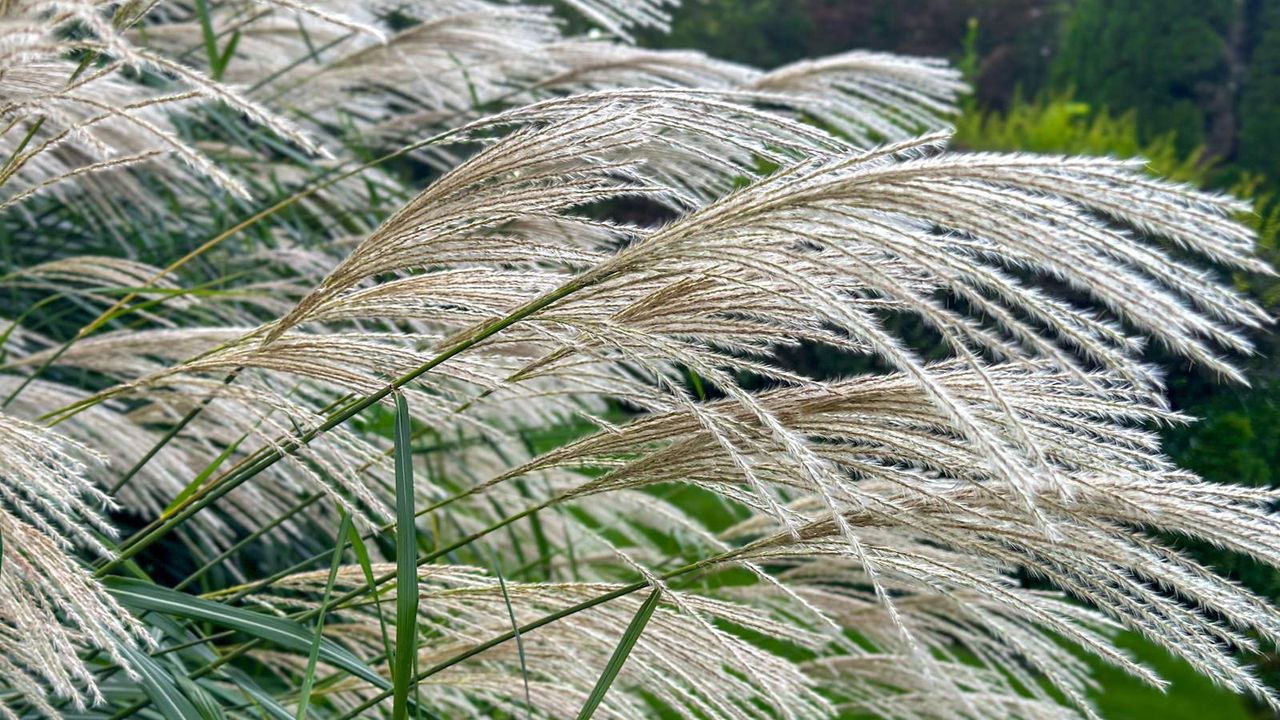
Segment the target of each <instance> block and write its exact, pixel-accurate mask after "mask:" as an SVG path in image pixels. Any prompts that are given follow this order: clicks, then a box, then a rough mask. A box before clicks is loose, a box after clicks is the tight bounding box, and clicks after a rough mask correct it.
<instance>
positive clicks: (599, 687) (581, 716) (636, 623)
mask: <svg viewBox="0 0 1280 720" xmlns="http://www.w3.org/2000/svg"><path fill="white" fill-rule="evenodd" d="M661 599H662V589H661V588H654V589H653V592H652V593H651V594H650V595H649V597H648V598H647V599H646V600H645V601H644V604H643V605H641V606H640V609H639V610H637V611H636V616H635V617H634V618H632V619H631V624H629V625H627V631H626V632H624V633H623V634H622V639H621V640H619V641H618V647H617V648H615V649H614V651H613V656H612V657H610V658H609V664H608V665H605V667H604V672H602V673H600V679H599V680H597V681H596V686H595V687H594V688H592V689H591V695H590V696H589V697H588V698H587V702H586V704H584V705H583V706H582V710H581V711H580V712H579V713H578V720H587V718H590V717H591V716H592V715H593V714H595V711H596V708H597V707H599V706H600V702H601V701H602V700H604V696H605V693H607V692H609V686H610V685H612V684H613V680H614V678H616V677H618V672H619V671H621V670H622V666H623V664H624V663H626V662H627V656H628V655H630V654H631V650H632V648H634V647H635V646H636V641H637V640H639V639H640V634H641V633H643V632H644V628H645V626H646V625H648V624H649V618H651V617H653V611H654V610H656V609H657V608H658V601H659V600H661Z"/></svg>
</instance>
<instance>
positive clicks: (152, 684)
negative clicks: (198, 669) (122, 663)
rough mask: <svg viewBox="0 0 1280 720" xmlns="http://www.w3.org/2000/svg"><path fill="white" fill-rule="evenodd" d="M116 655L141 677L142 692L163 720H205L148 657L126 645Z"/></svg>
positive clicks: (163, 669) (167, 672) (171, 677)
mask: <svg viewBox="0 0 1280 720" xmlns="http://www.w3.org/2000/svg"><path fill="white" fill-rule="evenodd" d="M120 651H121V653H123V654H124V656H125V657H126V658H128V659H129V664H130V665H131V666H132V667H133V669H134V670H135V671H136V672H137V673H138V675H139V676H141V678H142V681H141V683H140V684H141V685H142V691H143V692H144V693H146V695H147V697H148V698H149V699H150V700H151V704H152V705H154V706H155V707H156V710H158V711H159V712H160V714H161V715H162V716H164V718H165V720H206V716H205V715H203V714H202V713H201V712H200V711H199V710H197V709H196V706H195V704H194V703H192V702H191V699H190V698H188V697H187V694H186V693H185V692H183V691H182V689H181V688H179V687H178V684H177V682H175V681H174V679H173V675H171V674H169V671H168V670H166V669H165V668H163V667H162V666H161V665H160V664H159V663H157V662H156V661H155V660H153V659H152V658H151V656H150V655H147V654H146V653H144V652H142V651H141V650H138V649H136V648H133V647H129V646H127V645H122V646H121V648H120Z"/></svg>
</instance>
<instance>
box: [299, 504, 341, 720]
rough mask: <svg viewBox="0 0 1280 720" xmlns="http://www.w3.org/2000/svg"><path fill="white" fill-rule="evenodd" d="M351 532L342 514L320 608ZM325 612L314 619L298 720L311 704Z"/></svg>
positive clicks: (330, 591) (329, 594)
mask: <svg viewBox="0 0 1280 720" xmlns="http://www.w3.org/2000/svg"><path fill="white" fill-rule="evenodd" d="M350 530H351V516H350V515H348V514H346V513H342V524H341V525H340V526H339V527H338V544H337V547H335V548H334V550H333V560H332V562H330V563H329V579H328V581H327V582H326V583H325V586H324V601H323V602H321V604H320V607H322V608H327V607H329V598H331V597H332V596H333V584H334V582H335V581H337V579H338V567H339V566H340V565H341V564H342V551H343V549H344V548H346V545H347V534H348V533H349V532H350ZM327 614H328V613H327V612H324V611H321V612H320V616H319V617H317V618H316V635H315V638H314V639H313V640H312V641H311V653H310V655H309V656H308V657H307V671H306V674H304V675H303V677H302V690H301V692H300V693H299V696H298V720H303V718H305V717H306V716H307V706H308V705H310V704H311V689H312V688H313V687H315V684H316V662H317V661H318V660H319V659H320V644H321V643H322V642H324V618H325V615H327Z"/></svg>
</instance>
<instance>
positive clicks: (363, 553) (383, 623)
mask: <svg viewBox="0 0 1280 720" xmlns="http://www.w3.org/2000/svg"><path fill="white" fill-rule="evenodd" d="M347 534H348V536H349V539H350V541H351V549H352V550H354V551H355V553H356V561H357V562H358V563H359V564H360V570H361V571H362V572H363V573H364V582H365V585H367V586H368V587H369V591H370V592H371V593H373V606H374V609H375V610H377V612H378V629H379V630H381V631H382V650H383V652H385V653H386V655H387V659H388V660H390V659H391V658H392V657H394V656H395V652H394V651H392V649H391V635H390V634H388V633H387V618H386V615H385V614H384V613H383V612H382V591H381V590H379V585H378V580H377V577H376V576H375V575H374V574H373V563H372V562H371V561H370V560H369V548H368V547H367V546H366V545H365V544H364V538H362V537H360V533H359V532H358V531H357V530H356V529H355V526H354V525H353V526H352V527H351V528H350V529H349V530H348V531H347Z"/></svg>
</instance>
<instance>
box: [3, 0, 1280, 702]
mask: <svg viewBox="0 0 1280 720" xmlns="http://www.w3.org/2000/svg"><path fill="white" fill-rule="evenodd" d="M562 5H563V6H564V7H563V8H561V9H563V10H567V11H570V12H573V13H576V14H577V16H578V17H577V20H578V22H584V21H585V22H586V23H588V24H591V25H593V26H594V27H595V30H593V31H592V32H589V33H587V34H585V35H581V36H573V35H567V34H566V31H565V28H566V27H567V26H568V25H567V23H565V22H564V18H563V17H561V16H560V15H558V14H557V11H556V9H553V8H550V7H543V6H540V5H536V4H533V3H517V2H493V1H489V0H432V1H431V2H426V3H416V4H411V5H407V6H393V5H390V4H387V3H382V2H356V3H336V2H307V3H303V2H298V1H297V0H268V1H265V2H240V1H228V2H206V1H205V0H199V1H197V2H194V3H188V2H182V1H175V2H150V3H115V2H105V1H103V0H56V1H51V0H8V1H7V2H6V1H5V0H0V157H3V158H6V160H5V161H4V164H3V165H2V166H0V223H3V228H0V230H2V231H3V232H4V233H5V236H6V237H14V238H18V239H19V241H18V242H15V243H11V245H12V246H13V249H12V250H11V251H10V252H8V253H7V255H6V257H5V259H4V261H3V262H4V263H5V264H4V265H3V266H0V283H3V284H4V286H5V294H4V295H5V299H4V300H2V301H0V408H2V410H3V415H0V538H2V539H3V565H0V586H3V590H4V596H3V598H0V685H2V686H3V687H2V688H0V713H3V714H4V715H5V716H6V717H14V718H21V717H39V716H47V717H58V716H60V714H61V713H64V712H66V711H68V709H72V710H74V712H76V713H77V714H78V715H77V716H81V715H87V716H91V717H112V716H124V715H127V714H129V713H132V712H137V711H139V710H140V708H142V707H146V706H147V705H153V704H154V705H155V706H156V707H157V709H158V710H159V711H161V712H168V713H171V714H170V715H169V716H172V717H181V716H182V715H181V712H182V708H184V707H186V706H187V705H190V706H191V708H192V709H193V711H194V709H196V708H201V709H203V710H208V708H210V707H213V708H216V712H217V713H219V714H220V715H225V716H226V717H251V716H252V717H258V716H259V715H258V714H256V713H257V710H258V709H261V710H262V712H266V713H267V714H268V715H270V716H272V717H277V716H278V717H294V716H297V715H302V714H304V713H309V714H311V715H312V716H321V717H326V718H338V719H341V720H346V719H347V718H351V717H368V716H382V715H386V716H389V717H394V716H396V713H402V712H404V708H405V707H406V705H405V703H407V702H408V701H407V700H406V699H405V698H404V696H400V695H399V693H400V692H402V691H403V690H404V687H405V683H406V682H407V680H408V678H407V676H406V675H405V672H406V670H405V668H408V671H409V672H412V673H413V684H415V685H416V689H417V691H416V692H415V693H413V695H412V697H413V698H414V699H413V702H414V703H416V704H417V705H418V706H419V707H420V708H422V709H424V710H427V711H429V712H430V713H432V714H435V715H439V716H442V717H458V716H477V717H478V716H488V715H500V716H518V715H522V714H529V715H530V716H537V717H571V716H575V715H577V713H578V712H579V711H580V709H581V708H582V707H583V706H584V704H588V703H590V702H595V701H599V702H600V703H601V704H600V706H599V712H600V714H601V716H611V717H646V716H653V715H655V714H661V713H667V714H670V715H672V716H677V717H706V718H751V717H759V718H772V717H785V718H797V719H799V718H821V717H831V716H833V715H836V714H838V713H844V712H848V713H855V714H870V715H873V716H879V717H887V718H908V719H909V718H993V717H996V718H1070V717H1081V716H1083V717H1096V711H1095V710H1094V707H1093V705H1092V700H1091V697H1092V693H1093V692H1094V691H1095V689H1096V688H1095V687H1094V684H1093V681H1092V680H1091V678H1090V674H1089V668H1090V665H1089V663H1088V662H1087V661H1086V660H1084V659H1082V658H1081V657H1080V655H1079V651H1080V650H1083V651H1085V652H1087V653H1089V654H1091V655H1093V656H1095V657H1096V658H1098V659H1100V660H1101V661H1103V662H1107V663H1110V664H1113V665H1116V666H1118V667H1121V668H1123V669H1124V670H1126V671H1128V672H1129V673H1132V674H1133V675H1135V676H1137V677H1139V678H1141V679H1143V680H1145V681H1147V682H1150V683H1152V684H1155V685H1161V684H1162V682H1163V681H1162V680H1161V679H1160V678H1159V677H1158V676H1157V675H1156V674H1155V673H1154V672H1152V671H1151V670H1150V669H1148V668H1146V667H1144V666H1143V665H1141V664H1140V663H1138V662H1137V661H1135V660H1134V659H1132V658H1130V657H1129V656H1128V655H1126V654H1125V653H1124V652H1122V651H1121V650H1119V649H1117V647H1116V646H1115V644H1114V641H1113V638H1114V635H1115V634H1116V632H1118V631H1120V630H1122V629H1128V630H1131V631H1135V632H1137V633H1140V634H1142V635H1143V636H1145V637H1146V638H1147V639H1148V640H1150V641H1151V642H1153V643H1155V644H1156V645H1159V646H1161V647H1163V648H1165V649H1166V650H1168V651H1169V652H1170V653H1172V654H1174V655H1176V656H1178V657H1180V658H1182V659H1183V660H1185V661H1186V662H1187V663H1189V664H1190V665H1191V666H1192V667H1194V668H1195V669H1196V670H1198V671H1200V672H1201V673H1203V674H1205V675H1207V676H1208V677H1210V678H1212V679H1213V680H1215V681H1216V682H1218V683H1219V684H1221V685H1223V686H1226V687H1229V688H1232V689H1233V690H1236V691H1239V692H1242V693H1249V694H1252V695H1254V696H1255V697H1257V698H1259V699H1261V700H1263V701H1265V702H1268V703H1271V704H1272V705H1273V706H1276V707H1280V699H1277V698H1276V697H1275V695H1274V691H1273V690H1272V689H1271V688H1269V687H1268V686H1267V685H1266V684H1265V683H1263V682H1262V681H1260V680H1259V679H1258V678H1257V677H1256V675H1255V673H1254V672H1253V670H1252V669H1251V668H1250V667H1249V663H1248V660H1247V655H1248V654H1249V653H1250V652H1253V651H1257V650H1259V649H1263V648H1265V647H1268V646H1269V645H1270V644H1271V643H1274V642H1276V641H1277V640H1280V611H1277V609H1276V608H1274V607H1272V606H1271V605H1270V604H1269V603H1268V602H1267V601H1266V600H1264V599H1262V598H1260V597H1257V596H1255V595H1254V594H1252V593H1251V592H1249V591H1248V590H1246V589H1244V588H1242V587H1240V586H1238V585H1236V584H1233V583H1231V582H1229V581H1228V580H1226V579H1224V578H1222V577H1220V576H1218V575H1217V574H1215V572H1214V571H1213V570H1212V569H1210V568H1207V567H1204V566H1203V565H1201V564H1199V563H1198V562H1196V561H1195V560H1194V559H1193V558H1192V557H1191V556H1190V555H1188V554H1186V553H1184V552H1182V551H1179V550H1178V549H1176V548H1175V547H1174V544H1173V543H1171V542H1170V538H1171V537H1174V536H1185V537H1191V538H1197V539H1201V540H1206V541H1209V542H1212V543H1214V544H1217V545H1220V546H1223V547H1226V548H1229V549H1231V550H1234V551H1237V552H1240V553H1242V554H1245V555H1249V556H1251V557H1253V558H1255V559H1256V560H1258V561H1259V562H1262V563H1265V564H1268V565H1271V566H1275V567H1280V541H1277V540H1276V538H1278V537H1280V518H1277V516H1276V515H1275V514H1273V512H1272V507H1273V505H1274V503H1275V501H1276V500H1277V499H1280V498H1278V497H1277V491H1274V490H1268V489H1254V488H1243V487H1236V486H1221V485H1214V484H1209V483H1206V482H1204V481H1202V480H1200V479H1199V478H1197V477H1195V476H1194V475H1193V474H1192V473H1189V472H1187V471H1184V470H1181V469H1179V468H1177V467H1176V466H1175V465H1174V464H1173V463H1172V462H1171V461H1170V460H1169V459H1168V458H1166V457H1165V456H1164V455H1163V454H1162V453H1161V450H1160V444H1159V438H1158V436H1157V435H1156V434H1155V429H1156V428H1158V427H1159V426H1160V425H1163V424H1173V423H1182V422H1186V421H1188V418H1186V417H1184V416H1182V415H1180V414H1179V413H1177V412H1175V411H1173V410H1171V409H1170V408H1169V407H1168V405H1167V403H1166V402H1165V400H1164V399H1163V396H1162V378H1161V370H1160V368H1158V367H1156V366H1154V365H1153V364H1151V361H1150V358H1149V357H1148V355H1147V352H1146V351H1147V349H1148V347H1149V345H1150V344H1151V343H1152V341H1154V342H1155V343H1156V344H1158V345H1160V346H1161V347H1162V348H1164V349H1166V350H1167V351H1168V352H1169V353H1172V354H1174V355H1176V356H1177V357H1180V358H1182V359H1184V360H1186V361H1188V362H1190V363H1194V364H1195V365H1198V366H1199V367H1201V368H1204V369H1207V370H1209V371H1212V372H1215V373H1217V374H1219V375H1221V376H1222V377H1223V378H1224V380H1226V381H1231V382H1243V381H1244V380H1245V378H1244V377H1243V375H1242V374H1241V373H1240V371H1239V370H1237V369H1236V367H1235V365H1233V362H1232V358H1233V357H1238V356H1240V355H1243V354H1247V353H1249V352H1250V351H1251V343H1250V339H1249V336H1250V333H1255V332H1260V331H1266V329H1267V326H1268V325H1269V324H1270V323H1271V320H1272V318H1271V317H1270V316H1269V315H1268V314H1267V313H1266V312H1265V311H1264V310H1263V309H1261V308H1260V307H1259V306H1257V305H1256V304H1254V303H1253V302H1252V301H1251V300H1250V299H1249V298H1247V297H1245V296H1243V295H1242V294H1240V293H1238V292H1236V291H1235V290H1233V289H1232V288H1231V287H1229V286H1228V285H1226V284H1224V283H1222V282H1221V281H1220V280H1219V279H1218V276H1217V274H1216V268H1225V269H1243V270H1249V271H1254V272H1270V269H1269V268H1268V267H1266V266H1265V265H1264V264H1262V263H1261V262H1260V261H1258V260H1257V259H1255V258H1254V257H1253V254H1252V245H1253V235H1252V233H1251V232H1250V231H1249V230H1247V229H1246V228H1245V226H1243V225H1241V224H1240V223H1239V222H1237V220H1236V219H1235V218H1236V217H1237V216H1238V214H1239V213H1241V212H1244V211H1246V210H1247V208H1246V207H1244V206H1243V205H1242V204H1241V203H1239V202H1237V201H1235V200H1234V199H1232V198H1228V197H1224V196H1217V195H1212V194H1206V193H1203V192H1200V191H1197V190H1195V189H1193V188H1190V187H1184V186H1180V185H1176V184H1172V183H1168V182H1165V181H1163V180H1160V179H1156V178H1152V177H1150V176H1148V175H1147V174H1146V173H1145V172H1144V169H1143V167H1142V166H1141V164H1136V163H1133V162H1126V161H1117V160H1112V159H1106V158H1065V157H1043V156H1032V155H1017V154H1014V155H997V154H969V153H961V152H955V151H952V150H950V149H948V140H949V136H948V133H947V131H946V130H945V124H946V119H947V117H948V116H949V115H950V114H951V113H953V112H954V104H955V101H956V98H957V97H958V95H959V94H960V93H962V92H963V91H964V87H963V84H962V83H961V82H960V80H959V77H958V74H957V73H956V72H954V71H953V70H951V69H950V68H948V67H947V66H946V65H945V64H944V63H940V62H937V61H934V60H928V59H912V58H901V57H896V56H890V55H884V54H879V53H868V52H850V53H846V54H842V55H838V56H834V57H830V58H824V59H818V60H812V61H805V62H801V63H796V64H793V65H790V66H785V67H782V68H777V69H773V70H761V69H757V68H752V67H748V66H744V65H740V64H735V63H729V62H724V61H719V60H715V59H712V58H708V57H706V56H705V55H703V54H701V53H698V52H694V51H678V52H677V51H658V50H651V49H644V48H639V47H636V46H634V45H632V44H630V42H629V41H630V39H631V33H633V32H634V31H635V30H637V29H640V28H650V29H661V28H663V27H665V26H666V23H667V22H668V19H669V17H668V14H669V13H670V12H672V11H674V3H672V2H665V1H663V0H570V1H569V2H566V3H563V4H562ZM51 233H57V237H59V238H62V239H64V242H60V243H57V244H54V243H45V242H41V241H40V239H41V238H43V237H46V236H50V234H51ZM921 335H927V336H928V337H929V338H931V340H929V341H927V343H922V342H921V341H920V340H919V337H920V336H921ZM924 345H932V346H933V347H932V348H931V347H927V346H924ZM814 348H816V349H817V351H820V352H824V353H831V354H838V355H840V356H841V357H845V358H849V361H850V363H853V365H852V366H854V367H861V368H864V369H865V370H864V372H861V373H852V372H851V373H850V374H848V375H846V376H843V377H838V378H829V377H819V376H815V375H813V374H810V373H806V372H803V371H802V370H799V369H797V368H796V367H795V363H793V362H789V361H788V358H790V357H791V356H792V355H793V354H794V353H795V351H797V350H798V349H814ZM931 350H932V352H931ZM939 357H945V359H936V358H939ZM397 402H399V403H400V404H397ZM405 407H407V409H408V411H409V412H408V413H405V412H403V410H402V408H405ZM393 416H394V417H395V421H394V423H393V421H392V417H393ZM393 424H394V431H395V432H394V434H395V437H396V440H395V441H394V442H393V440H392V435H393V431H392V427H393ZM393 456H394V459H393ZM410 478H412V479H413V480H414V481H413V483H412V485H411V486H406V483H407V482H408V479H410ZM410 502H411V503H412V507H409V506H408V505H409V503H410ZM411 513H416V514H415V515H414V520H415V521H416V525H415V524H414V522H411V521H410V520H409V519H408V518H407V517H406V516H407V515H409V514H411ZM348 519H349V520H350V521H351V524H350V525H348V523H347V521H348ZM116 524H127V525H128V526H130V527H133V528H135V530H136V532H133V533H132V534H129V535H127V536H126V537H124V538H123V540H120V539H119V538H118V536H117V534H116V532H115V530H114V527H115V525H116ZM348 527H350V528H351V529H350V531H349V532H348V531H347V530H345V529H346V528H348ZM338 528H343V530H339V532H338V536H337V537H336V538H334V530H335V529H338ZM392 528H394V529H395V535H396V537H397V539H401V538H403V537H404V536H405V534H406V533H408V534H409V535H410V536H409V537H408V538H407V540H408V542H405V541H404V540H403V539H401V541H400V543H399V544H398V545H397V544H393V543H391V542H390V540H389V538H390V533H388V530H390V529H392ZM335 539H336V541H337V553H336V555H335V552H334V551H335V548H334V540H335ZM406 547H407V548H410V549H416V550H417V554H416V555H412V554H411V555H409V556H406V555H405V548H406ZM393 548H395V550H394V551H393ZM331 556H333V564H332V568H331V569H329V570H326V569H324V568H325V566H326V565H327V562H326V561H328V560H329V559H330V557H331ZM125 572H130V573H131V574H133V575H135V576H142V577H146V575H147V573H148V572H150V573H151V577H148V578H147V580H146V581H145V582H146V583H148V584H147V585H145V587H148V588H149V590H147V591H145V592H143V591H138V592H139V593H141V595H143V596H147V597H150V598H151V600H150V601H149V602H152V603H153V604H152V605H149V606H146V607H145V608H144V609H145V610H146V611H147V612H142V611H140V610H139V611H137V612H136V613H135V614H133V615H131V614H129V613H128V612H126V611H125V610H123V609H122V608H121V606H120V605H118V604H117V602H116V601H115V600H114V599H112V595H111V594H110V592H109V591H108V590H107V589H105V588H108V587H118V585H105V586H104V585H103V584H101V583H100V581H101V580H102V579H103V578H104V577H106V576H109V575H114V574H121V573H125ZM410 572H412V573H414V574H406V573H410ZM415 577H416V581H417V582H416V587H412V588H410V587H408V586H407V585H408V584H411V581H412V580H414V579H415ZM393 581H394V582H393ZM196 589H200V590H201V591H202V592H203V595H201V596H200V597H199V598H196V597H185V600H174V599H173V593H174V592H175V591H181V592H190V591H194V590H196ZM135 595H137V593H135ZM179 597H180V598H183V597H184V596H179ZM412 597H417V602H416V604H414V603H410V602H408V598H412ZM646 598H649V599H646ZM135 600H136V597H135ZM415 605H416V608H417V610H416V614H413V607H415ZM395 608H409V610H408V611H406V612H409V613H411V614H409V615H408V616H407V617H400V618H397V619H396V621H395V622H394V626H395V627H394V632H393V631H392V628H391V625H392V624H393V623H392V620H391V617H390V616H391V615H392V614H393V613H394V612H395V610H394V609H395ZM134 609H135V610H137V608H134ZM205 623H212V624H213V625H218V626H220V629H230V630H235V631H237V632H238V635H237V634H228V633H222V632H219V633H218V634H212V635H210V634H208V628H207V627H206V626H205ZM281 628H284V630H282V629H281ZM255 629H256V630H257V631H259V634H255ZM245 635H247V636H248V637H245ZM312 637H314V641H313V640H312ZM409 637H412V639H413V641H412V643H409V644H406V642H405V641H406V638H409ZM299 638H305V640H306V642H302V641H300V640H299ZM393 639H394V641H395V642H394V646H393V643H392V640H393ZM620 640H621V641H622V643H621V644H620ZM628 643H633V644H630V645H628ZM309 648H313V649H312V654H308V649H309ZM615 648H618V650H617V652H618V653H619V654H620V655H617V654H615ZM406 649H408V652H409V655H412V660H413V662H410V663H406V662H403V659H404V658H406V657H408V656H407V655H404V654H400V655H399V658H400V659H401V660H402V662H396V661H395V660H396V657H397V654H398V653H404V652H406ZM624 650H625V651H626V652H623V651H624ZM620 656H621V661H623V662H622V665H621V666H620V668H619V667H615V662H617V661H619V657H620ZM353 667H356V668H357V669H356V670H353ZM415 667H416V668H417V669H416V670H414V669H413V668H415ZM264 669H265V670H264ZM607 669H609V670H612V671H614V672H616V678H612V679H611V681H610V683H609V684H608V686H607V688H606V689H607V690H608V691H607V692H606V693H604V695H603V696H602V697H598V692H597V691H598V688H599V687H600V686H599V685H598V683H600V682H602V676H604V679H605V680H610V678H609V677H608V674H607V672H606V670H607ZM267 672H269V673H270V674H271V677H269V678H267V677H266V673H267ZM122 677H123V678H128V679H129V681H128V682H122V681H121V680H120V678H122ZM279 688H284V690H280V689H279ZM393 696H394V697H393ZM246 703H247V704H246ZM209 712H214V710H210V711H209ZM175 713H176V714H175ZM118 714H119V715H118ZM401 717H403V715H401Z"/></svg>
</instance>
